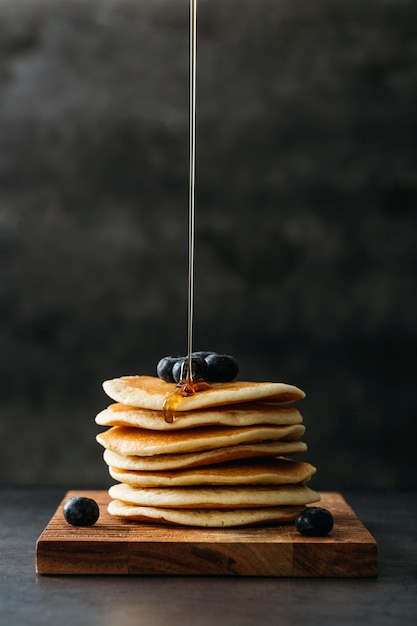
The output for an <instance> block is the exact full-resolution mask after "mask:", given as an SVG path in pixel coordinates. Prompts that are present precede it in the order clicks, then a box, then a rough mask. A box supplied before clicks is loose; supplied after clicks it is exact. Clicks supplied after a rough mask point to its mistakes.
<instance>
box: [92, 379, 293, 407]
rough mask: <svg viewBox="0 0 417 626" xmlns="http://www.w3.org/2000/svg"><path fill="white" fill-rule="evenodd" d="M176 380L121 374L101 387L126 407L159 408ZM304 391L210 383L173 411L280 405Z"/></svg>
mask: <svg viewBox="0 0 417 626" xmlns="http://www.w3.org/2000/svg"><path fill="white" fill-rule="evenodd" d="M175 388H176V385H175V383H167V382H165V381H163V380H161V379H160V378H157V377H155V376H122V377H120V378H113V379H111V380H106V381H104V383H103V389H104V391H105V392H106V394H107V395H108V396H109V397H110V398H111V399H112V400H115V401H116V402H120V403H122V404H127V405H129V406H136V407H141V408H144V409H152V410H156V411H162V409H163V406H164V402H165V400H166V398H167V396H168V395H169V394H171V393H173V392H174V391H175ZM304 397H305V393H304V392H303V391H302V390H301V389H298V387H295V386H293V385H289V384H287V383H272V382H259V383H257V382H245V381H233V382H228V383H211V384H210V387H209V388H208V389H205V390H203V391H198V392H196V393H195V394H194V395H192V396H188V397H185V398H181V401H180V402H179V403H178V405H176V407H175V411H176V413H177V412H180V411H189V410H194V409H201V408H205V407H211V406H222V405H225V404H237V403H240V402H254V401H260V400H268V401H271V402H272V401H273V402H277V403H281V404H286V403H289V402H294V401H295V400H301V399H302V398H304Z"/></svg>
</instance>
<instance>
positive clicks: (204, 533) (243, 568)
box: [36, 491, 377, 577]
mask: <svg viewBox="0 0 417 626" xmlns="http://www.w3.org/2000/svg"><path fill="white" fill-rule="evenodd" d="M73 496H87V497H89V498H93V499H94V500H96V502H97V503H98V505H99V507H100V518H99V520H98V521H97V523H96V524H95V525H94V526H91V527H75V526H70V525H69V524H68V523H67V522H66V521H65V519H64V515H63V506H64V503H65V502H66V500H67V499H68V498H71V497H73ZM109 500H110V498H109V496H108V494H107V492H106V491H69V492H68V493H67V494H66V495H65V498H64V499H63V500H62V502H61V503H60V505H59V507H58V509H57V511H56V512H55V514H54V515H53V517H52V519H51V520H50V522H49V524H48V525H47V526H46V528H45V530H44V531H43V532H42V534H41V535H40V537H39V539H38V541H37V546H36V571H37V573H38V574H77V575H78V574H111V575H115V574H122V575H126V574H128V575H170V576H172V575H180V576H186V575H200V576H277V577H371V576H376V575H377V544H376V541H375V539H374V538H373V537H372V535H371V534H370V533H369V531H368V530H367V529H366V528H365V526H364V525H363V524H362V522H361V521H360V520H359V519H358V517H357V516H356V515H355V513H354V512H353V511H352V509H351V508H350V506H349V505H348V504H347V503H346V501H345V500H344V498H343V497H342V496H341V495H340V494H339V493H333V492H332V493H330V492H325V493H321V502H320V506H323V507H325V508H327V509H329V510H330V511H331V512H332V514H333V516H334V527H333V530H332V532H331V533H330V534H329V535H328V536H327V537H320V538H319V537H304V536H303V535H301V534H300V533H298V532H297V530H296V529H295V526H294V524H283V525H275V526H260V527H246V528H218V529H217V528H216V529H214V528H208V529H205V528H188V527H177V526H168V525H159V524H144V523H139V522H133V521H128V520H123V519H121V518H116V517H114V516H112V515H110V514H109V513H108V512H107V504H108V502H109Z"/></svg>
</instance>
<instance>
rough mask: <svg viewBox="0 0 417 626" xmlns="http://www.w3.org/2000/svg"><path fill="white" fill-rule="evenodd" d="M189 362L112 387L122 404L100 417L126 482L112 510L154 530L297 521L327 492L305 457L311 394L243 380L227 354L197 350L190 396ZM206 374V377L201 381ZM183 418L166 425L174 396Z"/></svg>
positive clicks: (114, 468) (115, 474)
mask: <svg viewBox="0 0 417 626" xmlns="http://www.w3.org/2000/svg"><path fill="white" fill-rule="evenodd" d="M187 362H188V360H187V359H185V358H181V357H165V358H164V359H161V361H160V363H159V364H158V367H157V374H158V376H155V377H153V376H123V377H121V378H115V379H112V380H107V381H105V382H104V383H103V387H104V390H105V392H106V393H107V395H108V396H109V397H110V398H111V399H112V400H114V401H115V402H114V403H113V404H110V406H108V407H107V408H106V409H105V410H104V411H101V412H100V413H99V414H98V415H97V416H96V422H97V424H99V425H101V426H106V427H108V428H107V430H105V431H104V432H102V433H100V434H99V435H97V441H98V442H99V443H100V444H101V445H102V446H103V447H104V448H105V451H104V460H105V462H106V463H107V465H108V466H109V472H110V475H111V476H112V478H114V480H115V481H117V483H116V484H115V485H113V486H112V487H111V488H110V490H109V494H110V496H111V498H112V500H111V502H110V504H109V512H110V513H111V514H113V515H116V516H121V517H124V518H127V519H131V520H137V521H142V522H148V523H157V522H158V523H165V524H177V525H183V526H201V527H233V526H246V525H256V524H265V523H282V522H292V521H294V519H295V518H296V516H297V514H298V513H299V512H300V511H301V510H302V509H303V508H304V507H305V505H306V504H310V503H312V502H316V501H318V500H319V499H320V497H319V495H318V494H317V493H316V492H315V491H313V490H312V489H310V488H309V487H308V486H307V485H306V483H307V482H308V481H309V480H310V478H311V476H312V475H313V474H314V473H315V472H316V468H315V467H313V466H312V465H310V464H309V463H306V462H300V461H294V460H290V459H288V458H287V457H288V456H290V455H294V454H296V453H301V452H305V451H306V449H307V446H306V444H305V443H304V442H303V441H301V440H300V439H301V437H302V436H303V434H304V432H305V427H304V426H303V424H302V417H301V415H300V413H299V411H298V410H297V409H296V408H295V407H294V405H293V403H294V402H295V401H297V400H301V399H302V398H304V395H305V394H304V393H303V392H302V391H301V390H300V389H298V388H297V387H294V386H293V385H289V384H286V383H271V382H244V381H239V380H234V378H235V377H236V375H237V371H238V367H237V364H236V361H235V360H234V359H233V358H232V357H229V356H227V355H217V354H215V353H208V352H205V353H194V354H193V359H192V368H193V376H192V378H193V379H197V380H202V381H203V380H204V381H205V382H204V383H203V384H202V385H201V386H198V385H197V391H195V392H194V393H192V394H191V395H186V396H183V395H178V394H177V391H178V389H179V388H180V385H181V381H182V380H183V376H184V369H185V365H186V363H187ZM196 377H197V378H196ZM169 398H175V411H174V412H173V415H172V416H171V418H169V419H168V418H167V411H166V406H167V399H169Z"/></svg>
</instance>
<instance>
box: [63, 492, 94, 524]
mask: <svg viewBox="0 0 417 626" xmlns="http://www.w3.org/2000/svg"><path fill="white" fill-rule="evenodd" d="M99 516H100V509H99V506H98V504H97V502H96V501H95V500H93V499H92V498H86V497H84V496H76V497H74V498H70V499H69V500H67V501H66V503H65V504H64V517H65V519H66V520H67V522H68V524H71V526H93V525H94V524H95V523H96V521H97V520H98V518H99Z"/></svg>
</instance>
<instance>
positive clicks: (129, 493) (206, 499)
mask: <svg viewBox="0 0 417 626" xmlns="http://www.w3.org/2000/svg"><path fill="white" fill-rule="evenodd" d="M109 495H110V497H111V498H113V499H116V500H120V501H121V502H125V503H126V504H134V505H138V506H150V507H154V506H156V507H161V508H174V509H232V508H233V509H234V508H241V509H250V508H257V507H260V508H264V507H269V506H272V507H275V506H288V505H290V506H297V505H304V504H310V503H312V502H317V501H318V500H319V499H320V496H319V495H318V493H316V492H315V491H313V490H312V489H310V488H309V487H307V486H306V485H278V486H275V485H274V486H265V485H257V486H256V487H254V486H239V487H177V488H176V487H172V488H169V487H165V488H159V489H158V488H152V487H147V488H140V487H132V486H130V485H126V484H124V483H119V484H117V485H113V486H112V487H110V489H109Z"/></svg>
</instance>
